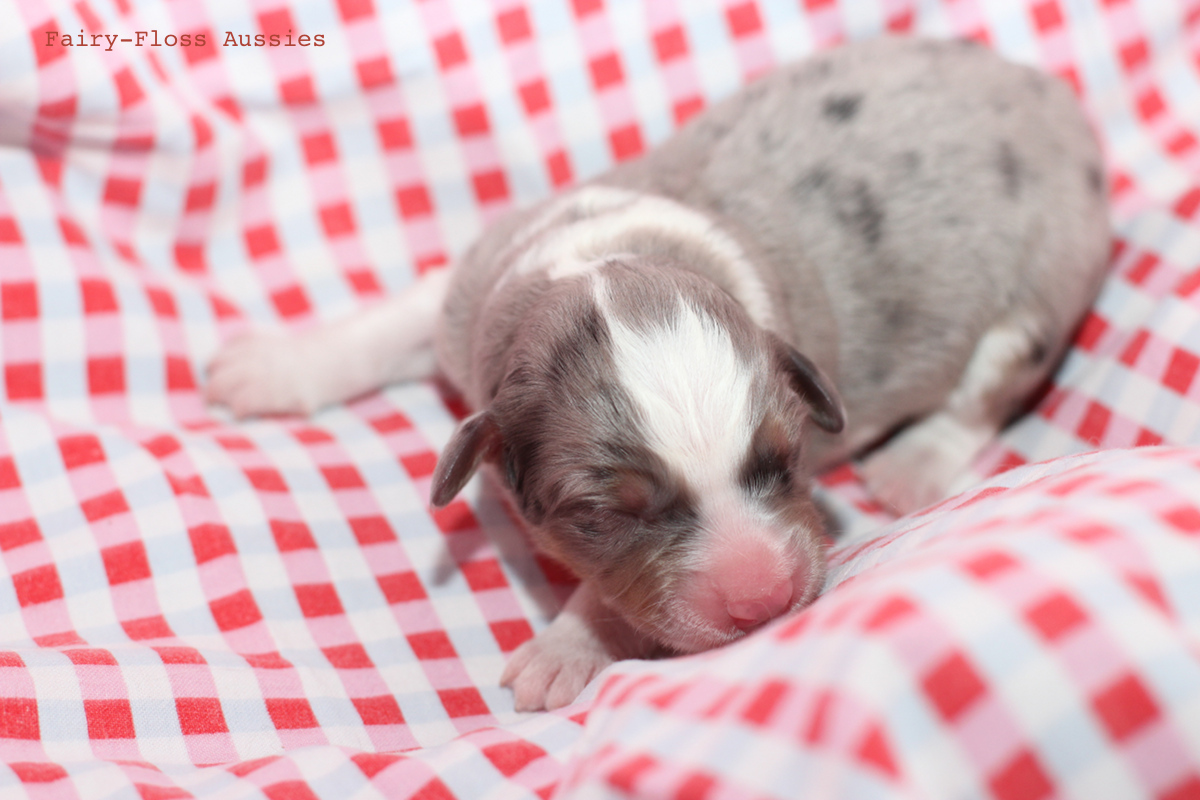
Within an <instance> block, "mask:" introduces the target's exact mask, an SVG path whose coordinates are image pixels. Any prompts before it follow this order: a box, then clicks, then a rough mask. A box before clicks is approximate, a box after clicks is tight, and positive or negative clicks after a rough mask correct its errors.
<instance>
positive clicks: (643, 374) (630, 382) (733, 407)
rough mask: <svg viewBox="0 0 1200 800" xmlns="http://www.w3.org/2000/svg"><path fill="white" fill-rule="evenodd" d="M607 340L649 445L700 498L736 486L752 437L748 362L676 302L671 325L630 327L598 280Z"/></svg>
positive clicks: (722, 333)
mask: <svg viewBox="0 0 1200 800" xmlns="http://www.w3.org/2000/svg"><path fill="white" fill-rule="evenodd" d="M593 291H594V293H595V297H596V302H597V305H598V307H599V308H600V310H601V312H602V313H603V314H604V317H605V321H606V322H607V323H608V329H609V333H610V335H611V337H612V356H613V363H614V365H615V367H616V370H617V376H618V379H619V381H620V384H621V387H622V388H623V389H624V390H625V391H626V392H627V393H628V395H629V397H630V398H631V399H632V401H633V403H634V405H635V407H636V408H637V409H638V410H639V411H640V413H641V421H642V427H643V429H644V433H645V434H646V436H647V438H648V442H647V444H649V445H650V446H651V447H652V448H653V449H654V451H655V452H656V453H658V454H659V456H660V457H662V458H663V460H665V461H666V462H667V465H668V466H669V467H670V468H671V469H672V470H673V471H675V472H676V474H679V475H681V476H683V478H684V479H685V480H686V481H687V483H688V485H689V486H691V487H692V488H693V489H694V490H696V491H698V492H700V493H701V495H702V500H703V499H704V497H703V494H704V492H705V491H706V490H712V491H717V492H719V493H722V494H724V493H725V492H726V491H727V490H728V489H729V488H731V487H733V486H734V485H735V482H736V476H737V470H738V469H739V467H740V466H741V464H742V462H743V461H744V460H745V458H746V453H747V451H748V449H749V447H750V442H751V438H752V436H753V430H754V428H753V424H752V420H751V415H752V414H753V413H754V412H755V409H754V408H753V403H752V398H751V392H752V390H753V375H754V372H755V369H754V365H752V364H748V363H746V362H745V361H744V360H743V357H742V356H740V355H739V354H738V352H737V350H736V349H735V348H734V345H733V341H732V340H731V338H730V335H729V332H728V331H726V330H725V328H724V327H723V326H722V325H721V324H720V323H718V322H717V321H716V320H715V319H713V318H712V317H711V316H710V315H709V314H708V313H707V312H705V311H704V310H702V309H698V308H696V307H694V306H693V305H692V304H691V303H689V302H687V301H686V300H685V299H683V298H678V300H677V302H678V308H677V309H676V311H677V313H676V314H674V315H673V318H672V319H670V320H663V321H661V322H648V323H646V325H645V326H644V327H643V328H632V327H629V326H627V325H625V324H624V323H622V322H621V320H620V319H619V318H618V316H617V315H616V314H614V313H612V312H611V311H610V305H611V303H610V301H609V297H608V291H607V287H606V285H605V282H604V281H603V280H596V281H595V282H594V284H593Z"/></svg>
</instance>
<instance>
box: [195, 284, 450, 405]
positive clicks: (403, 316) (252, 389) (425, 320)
mask: <svg viewBox="0 0 1200 800" xmlns="http://www.w3.org/2000/svg"><path fill="white" fill-rule="evenodd" d="M448 287H449V270H437V271H435V272H430V273H428V274H426V275H425V276H423V277H422V278H420V279H419V280H418V281H416V282H415V283H414V284H413V285H411V286H409V287H407V288H406V289H405V290H404V291H402V292H400V293H399V294H396V295H394V296H392V297H390V298H388V299H386V300H384V301H382V302H380V303H378V304H376V305H374V306H371V307H368V308H366V309H364V310H362V311H361V312H357V313H355V314H354V315H353V316H350V317H347V318H345V319H342V320H339V321H336V322H333V323H330V324H328V325H321V326H318V327H316V328H313V329H311V330H306V331H302V332H299V333H285V332H282V331H262V330H259V331H249V332H247V333H244V334H241V335H240V336H237V337H235V338H233V339H231V340H230V341H228V342H226V343H225V344H224V345H223V346H222V347H221V349H220V350H218V352H217V354H216V355H215V356H214V357H213V360H212V361H211V362H210V363H209V366H208V382H207V384H206V386H205V389H204V396H205V399H206V400H207V401H208V402H210V403H215V404H220V405H224V406H227V407H228V408H229V409H230V411H232V412H233V414H234V415H235V416H237V417H248V416H252V415H258V414H311V413H313V412H314V411H316V410H318V409H320V408H322V407H324V406H327V405H331V404H334V403H339V402H341V401H343V400H348V399H350V398H352V397H357V396H358V395H361V394H365V393H366V392H369V391H372V390H373V389H378V388H379V387H381V386H385V385H387V384H390V383H395V382H398V381H403V380H415V379H419V378H426V377H430V376H432V375H433V373H434V370H435V368H436V362H435V359H434V352H433V335H434V328H435V327H436V325H437V319H438V315H439V314H440V313H441V308H442V304H443V302H444V300H445V297H446V292H447V289H448Z"/></svg>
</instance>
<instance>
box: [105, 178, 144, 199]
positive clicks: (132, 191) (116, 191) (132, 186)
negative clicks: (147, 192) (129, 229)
mask: <svg viewBox="0 0 1200 800" xmlns="http://www.w3.org/2000/svg"><path fill="white" fill-rule="evenodd" d="M141 194H142V182H141V181H139V180H136V179H133V178H118V177H115V176H114V177H111V178H109V179H108V180H107V181H106V182H105V184H104V202H106V203H112V204H113V205H118V206H130V207H135V206H137V204H138V200H139V199H140V198H141Z"/></svg>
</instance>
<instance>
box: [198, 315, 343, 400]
mask: <svg viewBox="0 0 1200 800" xmlns="http://www.w3.org/2000/svg"><path fill="white" fill-rule="evenodd" d="M312 351H313V348H312V347H311V342H309V340H308V337H306V336H305V335H303V334H300V335H288V334H286V333H282V332H275V331H270V332H268V331H250V332H248V333H243V334H241V335H239V336H236V337H234V338H233V339H231V340H229V341H228V342H226V343H225V344H224V345H223V346H222V347H221V349H220V350H219V351H217V354H216V356H215V357H214V358H213V360H212V361H211V362H210V363H209V365H208V381H207V384H206V385H205V387H204V399H205V400H206V401H208V402H209V403H213V404H217V405H223V406H225V407H227V408H228V409H229V410H230V411H231V412H233V415H234V416H236V417H239V418H241V417H249V416H254V415H259V414H311V413H312V412H313V411H316V410H317V408H319V407H320V405H321V398H320V392H319V389H320V387H319V375H320V371H321V366H320V364H319V363H316V362H318V361H319V360H320V359H319V358H316V356H317V355H318V354H317V353H314V352H312Z"/></svg>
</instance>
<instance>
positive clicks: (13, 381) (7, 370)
mask: <svg viewBox="0 0 1200 800" xmlns="http://www.w3.org/2000/svg"><path fill="white" fill-rule="evenodd" d="M4 387H5V390H6V391H7V393H8V399H9V400H37V399H39V398H41V396H42V365H41V364H5V365H4Z"/></svg>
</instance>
